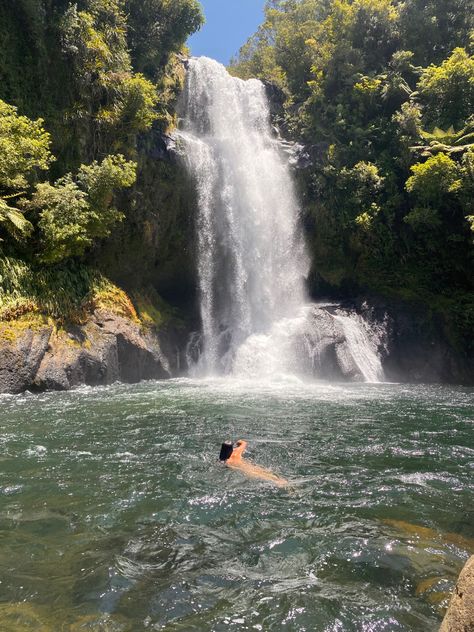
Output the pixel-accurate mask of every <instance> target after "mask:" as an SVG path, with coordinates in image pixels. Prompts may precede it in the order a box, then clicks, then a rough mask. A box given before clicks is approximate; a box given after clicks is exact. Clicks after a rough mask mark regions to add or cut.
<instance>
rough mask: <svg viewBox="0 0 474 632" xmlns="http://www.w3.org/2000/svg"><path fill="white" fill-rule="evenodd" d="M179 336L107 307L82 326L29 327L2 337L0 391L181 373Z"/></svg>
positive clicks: (37, 388) (39, 388) (95, 383)
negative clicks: (152, 329) (147, 326)
mask: <svg viewBox="0 0 474 632" xmlns="http://www.w3.org/2000/svg"><path fill="white" fill-rule="evenodd" d="M0 328H1V327H0ZM178 338H179V335H178V337H177V334H176V333H173V332H164V333H162V334H154V333H151V332H144V331H143V330H142V329H141V328H140V326H139V325H138V324H137V323H134V322H132V321H130V320H128V319H126V318H123V317H121V316H117V315H116V314H113V313H111V312H108V311H105V310H97V311H96V312H95V313H94V314H93V316H92V317H91V319H90V321H89V322H87V323H86V324H85V325H83V326H72V327H69V328H66V329H65V330H59V331H58V330H53V328H52V327H46V326H45V327H44V328H43V329H38V330H31V329H26V330H25V331H23V332H20V333H19V334H18V336H17V337H16V339H15V340H8V338H5V337H4V338H1V337H0V393H20V392H22V391H25V390H28V389H29V390H41V391H43V390H68V389H70V388H72V387H74V386H79V385H81V384H87V385H90V386H98V385H106V384H112V383H113V382H116V381H120V382H128V383H134V382H139V381H140V380H146V379H163V378H168V377H171V375H176V374H177V373H179V346H180V340H179V339H178ZM183 338H184V336H183ZM168 358H169V359H168Z"/></svg>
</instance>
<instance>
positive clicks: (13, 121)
mask: <svg viewBox="0 0 474 632" xmlns="http://www.w3.org/2000/svg"><path fill="white" fill-rule="evenodd" d="M49 147H50V136H49V134H48V133H47V132H46V131H45V130H44V128H43V121H42V120H41V119H38V120H37V121H32V120H30V119H29V118H27V117H26V116H19V115H18V112H17V108H15V107H14V106H12V105H8V104H7V103H5V102H4V101H1V100H0V195H1V194H4V195H6V194H8V193H12V192H17V191H19V190H21V189H23V188H25V187H27V186H28V183H29V180H30V179H31V176H32V175H33V173H34V172H35V170H43V171H44V170H47V169H48V168H49V165H50V163H51V161H52V160H53V158H52V156H51V152H50V150H49Z"/></svg>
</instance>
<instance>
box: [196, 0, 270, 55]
mask: <svg viewBox="0 0 474 632" xmlns="http://www.w3.org/2000/svg"><path fill="white" fill-rule="evenodd" d="M200 1H201V4H202V6H203V8H204V13H205V16H206V24H204V26H203V27H202V29H201V30H200V31H199V32H198V33H195V34H194V35H192V36H191V37H190V38H189V40H188V46H189V47H190V48H191V53H192V54H193V55H195V56H199V55H205V56H206V57H212V58H214V59H217V60H218V61H220V62H221V63H223V64H228V63H229V61H230V58H231V57H232V56H233V55H236V54H237V53H238V51H239V48H240V47H241V46H242V44H244V43H245V42H246V41H247V39H248V38H249V37H250V35H253V33H255V31H256V30H257V27H258V26H259V25H260V24H261V23H262V22H263V6H264V4H265V0H200Z"/></svg>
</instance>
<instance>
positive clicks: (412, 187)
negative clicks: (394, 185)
mask: <svg viewBox="0 0 474 632" xmlns="http://www.w3.org/2000/svg"><path fill="white" fill-rule="evenodd" d="M411 171H412V173H413V175H412V176H411V177H410V178H408V180H407V184H406V188H407V191H409V192H410V193H413V194H415V196H416V198H417V199H418V200H419V201H420V202H422V203H425V204H431V205H433V206H434V207H439V206H442V205H443V203H444V202H445V200H446V198H447V197H448V196H449V194H452V193H457V192H458V191H459V189H460V188H461V184H462V183H461V180H460V177H459V176H460V170H459V167H458V165H457V164H456V163H455V162H454V161H453V160H452V159H451V158H450V157H449V156H446V154H438V155H437V156H433V157H432V158H429V159H428V160H427V161H426V162H423V163H418V164H416V165H413V166H412V167H411Z"/></svg>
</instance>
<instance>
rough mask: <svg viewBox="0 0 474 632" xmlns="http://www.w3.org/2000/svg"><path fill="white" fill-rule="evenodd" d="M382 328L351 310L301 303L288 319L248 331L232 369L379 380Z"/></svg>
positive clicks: (248, 374) (253, 374)
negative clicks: (255, 331)
mask: <svg viewBox="0 0 474 632" xmlns="http://www.w3.org/2000/svg"><path fill="white" fill-rule="evenodd" d="M384 337H385V330H384V328H383V327H382V326H381V325H378V326H376V325H371V324H369V323H368V322H367V321H366V320H364V319H363V318H362V316H360V315H359V314H357V313H356V312H355V311H353V310H349V309H344V308H342V307H340V306H336V305H321V304H319V305H318V304H307V305H305V306H304V307H303V308H301V310H300V312H299V313H298V314H297V316H295V317H294V318H284V319H281V320H279V321H277V322H275V323H274V324H273V326H272V327H271V329H270V331H269V332H268V333H266V334H254V335H252V336H249V337H248V338H247V340H246V341H245V342H244V343H243V344H242V345H241V346H240V347H239V349H238V350H237V353H236V356H235V359H234V362H233V370H232V373H233V375H235V376H239V377H244V378H259V377H264V378H268V379H270V378H274V377H275V376H278V375H280V376H283V375H286V376H288V375H297V376H299V377H301V378H305V377H314V378H320V379H331V380H350V381H358V382H380V381H383V379H384V372H383V368H382V363H381V359H380V348H381V347H382V346H383V345H384Z"/></svg>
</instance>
